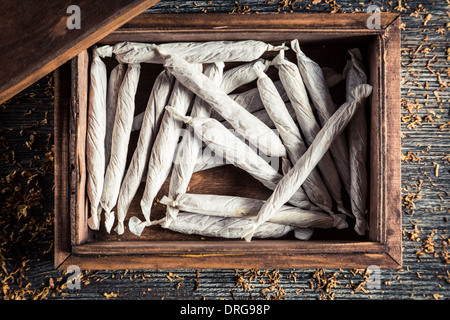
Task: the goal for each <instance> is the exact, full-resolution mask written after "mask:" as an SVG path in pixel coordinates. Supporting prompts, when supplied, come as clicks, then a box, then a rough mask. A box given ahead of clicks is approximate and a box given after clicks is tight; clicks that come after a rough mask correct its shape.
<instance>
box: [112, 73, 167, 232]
mask: <svg viewBox="0 0 450 320" xmlns="http://www.w3.org/2000/svg"><path fill="white" fill-rule="evenodd" d="M173 83H174V77H173V76H172V75H171V74H169V73H168V72H166V71H163V72H161V73H160V74H159V75H158V77H157V78H156V80H155V83H154V84H153V87H152V90H151V93H150V97H149V99H148V102H147V107H146V108H145V111H144V113H143V117H142V128H141V131H140V132H139V140H138V142H137V146H136V149H135V150H134V153H133V156H132V158H131V162H130V164H129V166H128V169H127V173H126V174H125V177H124V178H123V181H122V184H121V187H120V192H119V198H118V200H117V207H116V210H117V227H116V229H115V231H116V232H117V233H118V234H119V235H120V234H122V233H123V232H124V225H123V221H124V219H125V216H126V214H127V211H128V209H129V207H130V205H131V201H132V200H133V198H134V196H135V195H136V192H137V190H138V188H139V185H140V184H141V181H142V178H143V176H144V173H145V172H146V171H147V165H148V161H149V155H150V150H152V147H153V142H154V140H155V136H156V134H157V132H158V129H159V126H160V124H161V121H162V116H163V114H164V112H165V109H164V108H165V106H166V105H167V102H168V101H169V97H170V93H171V92H172V87H173Z"/></svg>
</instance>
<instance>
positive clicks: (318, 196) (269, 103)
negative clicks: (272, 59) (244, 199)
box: [257, 51, 333, 213]
mask: <svg viewBox="0 0 450 320" xmlns="http://www.w3.org/2000/svg"><path fill="white" fill-rule="evenodd" d="M280 54H281V55H283V51H281V52H280ZM257 71H258V81H257V86H258V91H259V94H260V96H261V100H262V102H263V104H264V107H265V109H266V111H267V113H268V114H269V116H270V118H271V119H272V121H273V122H274V124H275V127H276V128H277V130H278V133H279V134H280V137H281V141H283V144H284V146H285V147H286V151H287V154H288V158H289V160H290V162H289V160H288V159H287V161H286V162H288V163H289V166H288V167H287V166H286V165H285V166H284V168H283V169H284V170H283V172H284V173H286V172H287V171H288V170H289V169H290V168H291V167H292V166H291V162H292V163H296V162H297V161H298V159H300V157H301V156H302V155H303V154H304V153H305V152H306V146H305V143H304V142H303V138H302V136H301V133H300V129H299V128H298V127H297V124H296V123H295V122H294V119H292V117H291V115H290V114H289V111H288V109H287V107H286V105H285V103H284V102H283V99H282V98H281V96H280V94H279V93H278V91H277V89H276V87H275V85H274V83H273V82H272V80H271V79H270V78H269V77H268V76H267V75H266V74H265V73H264V71H263V70H257ZM303 189H304V190H305V193H306V195H307V196H308V198H309V199H310V200H311V202H312V203H314V204H316V205H318V206H319V207H321V208H322V209H323V210H325V211H326V212H330V213H332V209H331V208H332V206H333V202H332V200H331V196H330V194H329V193H328V191H327V188H326V187H325V184H324V183H323V181H322V178H321V177H320V175H319V173H318V172H317V170H316V169H314V170H312V171H311V174H310V175H309V176H308V177H307V178H306V180H305V183H304V184H303Z"/></svg>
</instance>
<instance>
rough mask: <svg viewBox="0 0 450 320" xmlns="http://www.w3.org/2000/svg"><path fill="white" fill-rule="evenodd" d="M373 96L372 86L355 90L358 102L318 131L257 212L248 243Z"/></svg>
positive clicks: (346, 105)
mask: <svg viewBox="0 0 450 320" xmlns="http://www.w3.org/2000/svg"><path fill="white" fill-rule="evenodd" d="M371 92H372V86H370V85H368V84H363V85H359V86H358V87H356V88H355V89H354V96H355V99H354V100H352V101H349V102H346V103H344V104H343V105H342V106H340V107H339V109H338V110H337V111H336V112H335V113H334V114H333V115H332V116H331V117H330V119H329V120H328V121H327V123H326V124H325V125H324V126H323V128H322V129H321V130H320V131H319V133H318V134H317V136H316V138H315V139H314V141H313V143H312V144H311V145H310V146H309V148H308V150H307V151H306V152H305V153H304V154H303V156H302V157H301V158H300V159H299V160H298V161H297V162H296V163H295V165H294V167H293V168H292V169H291V170H289V172H288V173H286V174H285V175H284V176H283V178H282V179H281V180H280V181H279V182H278V184H277V186H276V188H275V189H274V191H273V193H272V195H271V196H270V197H269V199H268V200H267V201H266V202H265V203H264V205H263V206H262V207H261V210H260V211H259V212H258V215H257V216H256V220H255V222H254V224H253V225H252V226H251V227H250V228H248V229H247V230H245V233H244V234H243V237H244V238H245V240H246V241H250V240H251V238H252V236H253V234H254V232H255V230H256V229H257V228H258V226H259V225H261V224H262V223H264V222H265V221H267V220H269V219H270V218H271V217H272V216H273V215H274V214H275V213H276V212H277V211H278V210H279V209H280V208H281V206H282V205H283V204H285V203H286V202H287V201H288V200H289V199H290V197H291V196H292V194H293V193H294V192H295V191H296V190H297V189H298V188H300V187H301V185H302V184H303V182H304V181H305V179H306V178H307V177H308V175H309V174H310V172H311V171H312V170H313V169H314V167H315V166H316V165H317V163H318V162H319V161H320V159H321V158H322V157H323V155H324V154H325V152H326V151H327V150H328V148H329V147H330V145H331V144H332V143H333V141H334V139H335V137H336V136H338V135H339V134H340V133H341V132H342V130H344V128H345V127H346V125H347V124H348V123H349V122H350V120H351V118H352V116H353V115H354V113H355V111H356V110H357V109H358V107H359V106H360V101H361V100H363V99H365V98H367V97H368V96H369V95H370V94H371Z"/></svg>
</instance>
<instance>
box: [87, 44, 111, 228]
mask: <svg viewBox="0 0 450 320" xmlns="http://www.w3.org/2000/svg"><path fill="white" fill-rule="evenodd" d="M106 94H107V71H106V66H105V64H104V62H103V61H102V59H101V56H100V53H99V52H98V50H97V48H94V50H93V57H92V64H91V70H90V86H89V107H88V121H87V139H86V155H87V157H86V168H87V195H88V198H89V202H90V212H91V216H90V218H89V219H88V225H89V227H90V228H91V229H93V230H98V229H99V227H100V213H101V207H100V198H101V195H102V190H103V183H104V175H105V135H106Z"/></svg>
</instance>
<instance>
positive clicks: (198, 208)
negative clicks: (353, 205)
mask: <svg viewBox="0 0 450 320" xmlns="http://www.w3.org/2000/svg"><path fill="white" fill-rule="evenodd" d="M264 202H265V201H264V200H259V199H252V198H246V197H235V196H224V195H213V194H193V193H184V194H180V195H178V197H177V198H176V199H175V200H172V198H170V197H167V196H164V197H163V198H162V199H161V200H160V202H159V203H161V204H163V205H166V206H167V207H168V208H170V207H175V208H178V210H180V211H186V212H192V213H198V214H203V215H211V216H219V217H227V218H245V219H251V218H252V217H254V216H256V215H257V214H258V212H259V210H260V209H261V207H262V206H263V204H264ZM268 221H269V222H273V223H279V224H285V225H290V226H293V227H298V228H323V229H327V228H337V229H343V228H347V227H348V225H347V222H345V220H344V219H343V218H342V217H341V216H340V215H335V216H333V217H332V216H330V215H329V214H327V213H322V212H317V211H311V210H305V209H301V208H297V207H294V206H289V205H283V206H281V208H280V209H279V210H278V211H277V213H276V214H274V215H273V216H272V217H271V218H270V219H269V220H268Z"/></svg>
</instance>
